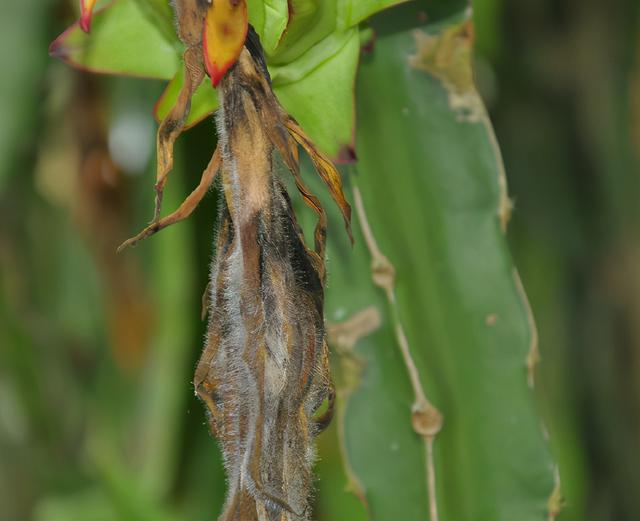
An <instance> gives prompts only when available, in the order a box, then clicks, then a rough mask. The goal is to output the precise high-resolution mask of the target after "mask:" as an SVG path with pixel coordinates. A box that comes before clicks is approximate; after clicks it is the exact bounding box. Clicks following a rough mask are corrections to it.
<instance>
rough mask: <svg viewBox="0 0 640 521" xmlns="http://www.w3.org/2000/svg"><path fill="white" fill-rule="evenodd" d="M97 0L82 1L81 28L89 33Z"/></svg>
mask: <svg viewBox="0 0 640 521" xmlns="http://www.w3.org/2000/svg"><path fill="white" fill-rule="evenodd" d="M95 5H96V0H80V28H81V29H82V30H83V31H84V32H85V33H88V32H89V31H91V16H92V14H93V8H94V7H95Z"/></svg>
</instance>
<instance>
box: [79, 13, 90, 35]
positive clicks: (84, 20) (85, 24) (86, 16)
mask: <svg viewBox="0 0 640 521" xmlns="http://www.w3.org/2000/svg"><path fill="white" fill-rule="evenodd" d="M80 28H81V29H82V30H83V31H84V32H85V33H87V34H89V33H90V32H91V12H83V13H82V15H81V16H80Z"/></svg>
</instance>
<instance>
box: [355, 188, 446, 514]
mask: <svg viewBox="0 0 640 521" xmlns="http://www.w3.org/2000/svg"><path fill="white" fill-rule="evenodd" d="M352 186H353V202H354V205H355V209H356V214H357V216H358V222H359V224H360V228H361V230H362V234H363V236H364V240H365V243H366V245H367V249H368V250H369V253H370V255H371V276H372V279H373V282H374V284H375V285H376V286H378V287H380V288H381V289H383V290H384V292H385V294H386V296H387V301H388V304H389V309H390V311H391V319H392V321H393V324H394V330H395V335H396V341H397V343H398V347H399V348H400V353H401V354H402V359H403V361H404V365H405V367H406V369H407V374H408V376H409V381H410V382H411V387H412V389H413V394H414V402H413V405H412V407H411V424H412V427H413V429H414V431H415V432H416V433H417V434H418V435H419V436H421V437H422V439H423V442H424V445H425V466H426V472H427V495H428V499H429V518H430V521H438V503H437V498H436V472H435V465H434V455H433V443H434V441H435V438H436V436H437V434H438V433H439V432H440V430H441V429H442V425H443V416H442V413H441V412H440V411H439V410H438V409H437V408H436V407H435V406H434V405H433V404H432V403H431V402H430V401H429V400H428V399H427V396H426V394H425V391H424V388H423V386H422V383H421V380H420V373H419V372H418V368H417V367H416V364H415V362H414V360H413V357H412V355H411V349H410V347H409V341H408V340H407V336H406V334H405V331H404V327H403V326H402V322H401V320H400V314H399V311H398V306H397V301H396V294H395V268H394V266H393V264H392V263H391V262H390V261H389V259H388V258H387V257H386V256H385V255H384V254H383V253H382V251H381V250H380V248H379V247H378V243H377V241H376V239H375V236H374V235H373V231H372V230H371V226H370V224H369V220H368V219H367V214H366V211H365V208H364V202H363V200H362V195H361V193H360V190H359V189H358V186H357V185H356V184H355V183H353V185H352Z"/></svg>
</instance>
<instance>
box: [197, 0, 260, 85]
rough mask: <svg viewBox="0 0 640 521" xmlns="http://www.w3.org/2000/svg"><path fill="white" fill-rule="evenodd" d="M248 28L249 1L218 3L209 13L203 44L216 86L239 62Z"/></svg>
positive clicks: (239, 0)
mask: <svg viewBox="0 0 640 521" xmlns="http://www.w3.org/2000/svg"><path fill="white" fill-rule="evenodd" d="M248 28H249V15H248V13H247V2H246V0H216V1H215V2H212V3H211V6H210V7H209V9H208V10H207V15H206V17H205V22H204V34H203V35H202V45H203V47H204V62H205V67H206V69H207V72H208V73H209V76H210V77H211V81H212V83H213V86H214V87H217V86H218V83H220V80H221V79H222V77H223V76H224V75H225V73H226V72H227V71H228V70H229V68H230V67H231V66H232V65H233V64H234V63H235V62H236V61H237V60H238V56H240V52H241V51H242V47H243V46H244V42H245V39H246V38H247V30H248Z"/></svg>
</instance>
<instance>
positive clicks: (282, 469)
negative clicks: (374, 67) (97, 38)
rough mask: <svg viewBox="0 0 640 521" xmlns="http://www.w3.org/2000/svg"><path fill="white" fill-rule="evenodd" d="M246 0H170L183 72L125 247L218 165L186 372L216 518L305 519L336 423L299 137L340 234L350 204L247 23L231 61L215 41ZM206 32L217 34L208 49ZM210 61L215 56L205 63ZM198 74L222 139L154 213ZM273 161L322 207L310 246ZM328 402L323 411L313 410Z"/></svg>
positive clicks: (182, 212)
mask: <svg viewBox="0 0 640 521" xmlns="http://www.w3.org/2000/svg"><path fill="white" fill-rule="evenodd" d="M225 2H227V3H229V5H228V6H226V8H225V5H224V3H225ZM242 4H243V1H242V0H219V1H217V2H214V3H212V4H209V3H207V2H206V1H204V0H191V1H187V0H185V1H182V2H179V1H176V2H175V3H174V8H175V11H176V15H177V21H178V33H179V35H180V37H181V39H182V41H183V42H184V43H185V44H186V45H187V50H186V51H185V53H184V67H185V83H184V85H183V88H182V91H181V92H180V95H179V97H178V102H177V103H176V105H175V106H174V107H173V109H172V110H171V111H170V112H169V114H168V115H167V117H166V118H165V119H164V121H163V122H162V123H161V124H160V127H159V129H158V139H157V146H158V170H157V183H156V195H157V197H156V210H155V216H154V220H153V221H152V223H151V224H150V225H149V226H148V227H147V228H146V229H144V230H143V231H142V232H141V233H140V234H138V235H137V236H136V237H133V238H132V239H129V240H128V241H126V242H125V243H124V244H123V245H122V247H124V246H129V245H132V244H135V243H136V242H138V241H139V240H141V239H143V238H145V237H148V236H149V235H152V234H154V233H155V232H157V231H159V230H160V229H162V228H164V227H166V226H168V225H170V224H173V223H175V222H177V221H179V220H181V219H184V218H185V217H187V216H188V215H190V214H191V212H192V211H193V209H194V208H195V207H196V206H197V205H198V203H199V202H200V200H201V199H202V197H204V195H205V193H206V192H207V190H208V189H209V187H210V186H211V185H212V183H213V182H214V180H215V178H216V177H217V174H218V172H221V176H220V177H221V182H220V185H221V188H222V190H221V191H222V197H221V202H220V207H221V208H220V216H219V223H218V233H217V241H216V248H215V259H214V261H213V264H212V268H211V278H210V284H209V292H210V294H209V299H208V301H209V308H208V315H209V323H208V331H207V336H206V345H205V348H204V351H203V353H202V357H201V359H200V361H199V363H198V366H197V368H196V374H195V379H194V386H195V390H196V394H197V395H198V396H199V397H200V398H201V399H202V401H203V402H204V404H205V406H206V408H207V412H208V415H209V423H210V428H211V431H212V433H213V434H214V435H215V436H216V437H217V438H218V440H219V442H220V445H221V447H222V452H223V457H224V464H225V468H226V472H227V477H228V492H227V500H226V504H225V509H224V512H223V514H222V515H221V517H220V519H221V520H225V521H234V520H235V521H240V520H242V521H250V520H260V521H303V520H308V519H310V518H311V512H310V508H309V496H310V494H311V490H312V481H313V478H312V465H313V462H314V458H315V452H314V445H313V438H314V436H316V435H317V434H318V433H319V432H321V431H322V430H323V429H324V428H325V427H326V426H327V425H328V424H329V422H330V420H331V416H332V414H333V401H334V390H333V384H332V380H331V375H330V371H329V358H328V348H327V343H326V339H325V328H324V318H323V301H324V282H325V262H324V257H325V238H326V226H327V219H326V215H325V211H324V209H323V208H322V206H321V204H320V201H319V200H318V198H317V197H315V196H314V195H313V194H312V193H311V192H310V191H309V190H308V188H307V187H306V186H305V184H304V181H303V180H302V177H301V175H300V170H299V165H298V146H299V145H302V147H303V148H304V149H305V150H306V152H307V153H308V154H309V156H310V157H311V159H312V161H313V163H314V165H315V167H316V170H317V172H318V174H319V175H320V177H321V178H322V179H323V181H324V182H325V184H326V185H327V187H328V188H329V191H330V193H331V196H332V198H333V199H334V200H335V202H336V203H337V204H338V206H339V207H340V209H341V211H342V214H343V217H344V220H345V224H346V227H347V231H348V232H349V234H351V229H350V218H351V209H350V207H349V204H348V203H347V201H346V200H345V198H344V195H343V192H342V183H341V179H340V175H339V173H338V172H337V170H336V169H335V167H334V166H333V164H332V163H331V162H330V161H329V159H327V158H326V157H325V156H324V155H322V154H321V153H320V152H319V151H318V150H317V149H316V148H315V146H314V145H313V143H311V141H310V140H309V138H308V137H307V136H306V134H305V133H304V131H303V130H302V129H301V128H300V126H299V125H298V124H297V123H296V121H295V120H294V119H293V118H291V117H290V116H289V115H288V114H287V112H286V111H285V110H284V109H283V108H282V106H281V105H280V103H279V102H278V100H277V99H276V97H275V95H274V93H273V91H272V88H271V80H270V78H269V73H268V71H267V67H266V63H265V58H264V55H263V50H262V47H261V45H260V41H259V38H258V36H257V34H256V33H255V31H254V30H253V28H252V27H250V26H248V25H247V31H246V32H245V33H243V32H242V31H241V30H236V31H235V32H234V34H235V35H236V36H237V35H238V34H241V35H242V38H243V40H242V43H241V48H240V50H239V52H238V53H237V57H236V58H229V57H230V56H235V54H236V53H235V51H233V48H234V47H235V46H237V38H236V37H235V36H234V37H233V38H232V41H231V42H230V43H229V49H224V48H221V47H224V38H223V37H220V36H219V35H211V34H209V32H210V31H213V30H215V27H216V24H217V23H218V22H220V21H221V20H222V21H223V22H224V21H225V20H226V19H227V18H229V17H231V16H232V14H233V13H236V14H237V17H238V19H234V20H227V21H229V22H230V23H233V24H235V25H234V26H236V27H237V26H238V25H242V23H243V20H244V19H245V18H246V9H244V8H243V7H242ZM216 9H217V10H219V11H216ZM234 9H235V10H234ZM230 13H231V14H230ZM212 20H213V22H212ZM212 28H213V29H212ZM245 34H246V38H245ZM211 41H216V42H218V45H217V46H215V48H212V49H208V46H209V43H210V42H211ZM220 42H223V43H220ZM220 57H221V58H220ZM216 60H217V61H216ZM225 60H226V61H225ZM229 60H234V61H233V62H232V63H231V62H230V61H229ZM211 63H214V64H215V63H222V64H223V65H224V66H223V67H222V68H221V67H217V68H215V67H214V68H213V69H212V66H211ZM225 67H226V69H224V68H225ZM223 69H224V72H222V73H220V71H221V70H223ZM205 74H208V75H209V76H210V77H211V78H212V81H213V83H214V84H218V89H219V92H218V95H219V99H220V108H219V109H218V111H217V113H216V123H217V128H218V147H217V149H216V150H215V152H214V154H213V157H212V159H211V161H210V163H209V165H208V167H207V169H206V170H205V172H204V173H203V175H202V180H201V181H200V184H199V186H198V187H197V188H196V189H195V190H194V191H193V192H192V193H191V194H190V195H189V197H187V199H186V200H185V201H184V202H183V203H182V205H181V206H180V208H178V209H177V210H176V211H175V212H173V213H172V214H170V215H168V216H166V217H163V218H160V207H161V202H162V193H163V190H164V186H165V184H166V180H167V177H168V174H169V172H170V171H171V168H172V164H173V143H174V142H175V139H176V138H177V137H178V136H179V134H180V133H181V132H182V130H183V125H184V120H185V118H186V115H187V114H188V112H189V106H190V102H191V97H192V96H193V93H194V92H195V89H196V88H197V86H198V85H199V84H200V83H201V82H202V80H203V78H204V76H205ZM279 163H284V165H286V167H287V168H288V169H289V170H290V171H291V173H292V174H293V176H294V180H295V183H296V186H297V188H298V190H299V192H300V194H301V195H302V198H303V200H304V202H305V203H306V204H307V205H308V206H309V207H310V208H312V210H313V211H314V212H315V213H316V215H317V217H318V222H317V225H316V228H315V233H314V248H313V249H310V248H308V247H307V246H306V244H305V239H304V236H303V233H302V229H301V228H300V226H299V225H298V223H297V221H296V216H295V214H294V212H293V209H292V206H291V200H290V199H289V195H288V193H287V190H286V188H285V185H284V183H283V181H282V180H281V179H280V178H279V177H278V175H277V173H276V164H279ZM323 404H326V410H325V411H324V412H323V413H322V414H319V413H318V411H319V410H320V409H321V408H322V406H323Z"/></svg>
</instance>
